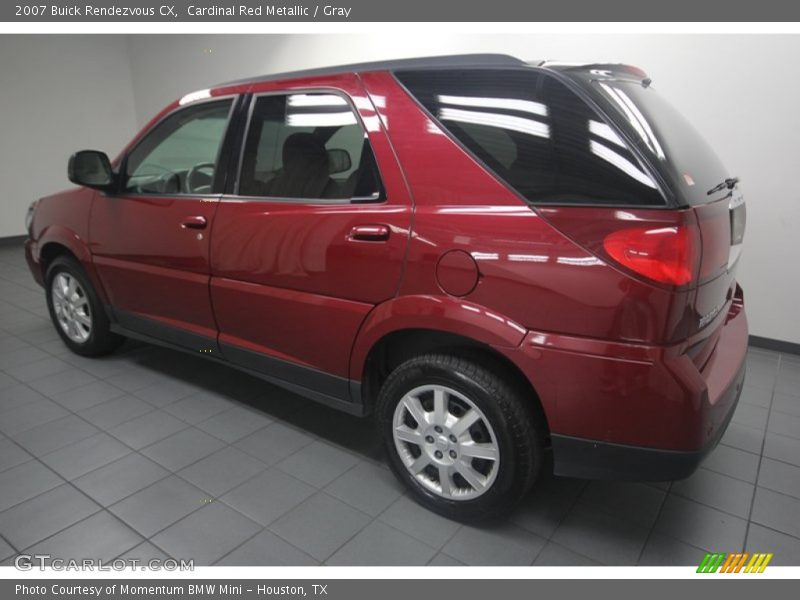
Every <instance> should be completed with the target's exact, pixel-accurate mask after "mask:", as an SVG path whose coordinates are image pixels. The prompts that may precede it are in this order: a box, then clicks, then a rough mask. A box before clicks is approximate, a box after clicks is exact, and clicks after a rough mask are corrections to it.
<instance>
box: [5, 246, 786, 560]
mask: <svg viewBox="0 0 800 600" xmlns="http://www.w3.org/2000/svg"><path fill="white" fill-rule="evenodd" d="M747 360H748V363H749V365H748V369H749V371H748V377H747V389H746V391H745V393H744V395H743V398H742V402H741V404H740V406H739V409H738V410H737V413H736V414H735V416H734V419H733V422H732V424H731V426H730V429H729V431H728V432H727V434H726V435H725V437H724V439H723V440H722V444H721V445H720V446H719V447H718V448H717V450H716V451H715V452H714V453H713V454H712V455H711V457H710V458H709V459H708V460H707V461H706V462H705V463H704V465H703V467H702V468H701V469H700V470H699V471H698V472H697V473H696V474H695V475H694V476H692V477H691V478H689V479H688V480H685V481H678V482H674V483H671V484H641V483H608V482H591V483H590V482H585V481H579V480H570V479H559V478H554V477H545V478H544V479H543V480H542V481H541V482H540V483H539V484H537V486H536V488H535V489H534V491H533V492H532V493H531V494H530V495H529V496H528V497H527V498H526V499H525V501H524V502H523V504H522V505H521V506H520V507H519V509H518V510H516V511H515V512H514V513H513V514H511V515H508V517H507V518H505V519H503V520H502V521H500V522H497V523H493V524H489V525H485V526H482V527H472V526H465V525H459V524H457V523H453V522H450V521H448V520H446V519H443V518H441V517H438V516H436V515H434V514H432V513H430V512H427V511H425V510H424V509H422V508H420V507H418V506H417V505H416V504H414V502H413V501H411V500H410V499H409V498H408V497H407V496H406V495H405V494H404V492H403V490H402V489H401V487H400V486H399V485H398V484H397V483H396V482H395V480H394V478H393V477H392V475H391V474H390V473H389V471H388V470H387V468H386V467H385V465H384V464H383V463H382V460H381V453H380V449H379V443H378V440H377V438H376V436H375V435H374V434H373V431H372V429H371V426H370V422H369V421H361V420H359V419H355V418H352V417H349V416H346V415H343V414H340V413H336V412H334V411H331V410H329V409H327V408H324V407H321V406H317V405H314V404H311V403H308V402H306V401H304V400H302V399H300V398H298V397H297V396H294V395H292V394H290V393H287V392H284V391H282V390H280V389H277V388H274V387H272V386H270V385H268V384H266V383H263V382H261V381H258V380H256V379H253V378H250V377H248V376H245V375H242V374H241V373H239V372H237V371H234V370H232V369H228V368H226V367H223V366H219V365H216V364H212V363H208V362H205V361H203V360H202V359H201V358H196V357H192V356H188V355H184V354H182V353H178V352H172V351H168V350H164V349H161V348H157V347H153V346H147V345H143V344H136V343H131V342H128V343H126V345H125V346H123V348H121V349H120V351H118V352H117V353H116V354H114V355H112V356H110V357H107V358H103V359H99V360H88V359H84V358H81V357H78V356H75V355H72V354H70V353H69V352H68V351H67V350H66V348H65V347H64V345H63V344H62V343H61V341H60V340H59V338H58V337H57V335H56V333H55V331H54V330H53V327H52V326H51V324H50V322H49V320H48V319H47V317H46V309H45V303H44V294H43V291H42V290H41V289H40V288H39V287H38V286H37V285H36V284H35V283H34V282H33V280H32V279H31V276H30V274H29V273H28V271H27V269H26V266H25V264H24V259H23V254H22V250H21V249H20V248H18V247H13V248H0V564H10V563H11V561H12V557H13V556H14V555H15V554H16V553H18V552H22V551H25V552H44V553H49V554H51V555H53V556H58V557H61V558H83V557H94V558H104V559H110V558H115V557H138V558H140V559H141V558H144V557H164V556H170V557H174V558H184V559H188V558H194V559H195V561H196V564H197V565H201V564H223V565H312V564H318V563H325V564H337V565H345V564H346V565H368V564H379V565H391V564H403V565H414V564H434V565H459V564H473V565H489V564H500V565H530V564H536V565H591V564H615V565H635V564H641V565H661V564H685V565H692V564H698V563H699V561H700V559H701V558H702V556H703V554H704V552H705V551H707V550H708V551H723V552H725V551H736V550H741V549H747V550H758V551H769V552H774V553H775V558H774V564H792V565H800V357H797V356H791V355H780V354H777V353H773V352H766V351H761V350H755V349H754V350H751V352H750V354H749V356H748V359H747Z"/></svg>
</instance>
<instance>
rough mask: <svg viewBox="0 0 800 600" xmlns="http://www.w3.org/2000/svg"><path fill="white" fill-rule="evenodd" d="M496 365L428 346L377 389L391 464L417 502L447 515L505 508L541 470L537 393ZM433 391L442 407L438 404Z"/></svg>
mask: <svg viewBox="0 0 800 600" xmlns="http://www.w3.org/2000/svg"><path fill="white" fill-rule="evenodd" d="M501 372H502V371H501V370H500V369H492V368H487V367H485V366H482V365H481V364H479V363H478V361H477V360H476V359H472V358H464V357H459V356H451V355H446V354H429V355H424V356H419V357H417V358H413V359H411V360H409V361H407V362H404V363H403V364H401V365H400V366H399V367H397V368H396V369H395V370H394V371H393V372H392V373H391V374H390V375H389V377H388V378H387V379H386V381H385V383H384V384H383V386H382V387H381V390H380V392H379V394H378V399H377V405H376V416H377V418H378V422H379V427H380V430H381V435H382V437H383V442H384V446H385V449H386V452H387V454H388V458H389V465H390V466H391V468H392V471H394V473H395V475H396V476H397V477H398V478H399V479H400V480H401V481H403V482H404V483H405V484H406V485H407V486H408V487H409V488H410V490H411V491H412V493H413V495H414V497H415V498H416V500H417V501H418V502H419V503H420V504H422V505H423V506H425V507H427V508H429V509H430V510H433V511H434V512H437V513H439V514H441V515H444V516H445V517H448V518H450V519H455V520H459V521H476V520H482V519H489V518H493V517H496V516H499V515H502V514H505V513H506V512H507V511H508V510H509V509H510V508H511V507H513V506H514V505H515V504H516V503H517V502H518V501H519V500H520V499H521V498H522V497H523V496H524V495H525V493H526V492H527V491H528V490H529V489H530V487H531V486H532V485H533V483H534V481H535V480H536V478H537V477H538V475H539V472H540V470H541V466H542V459H543V455H544V422H543V418H542V417H541V414H540V412H539V411H537V410H536V409H535V407H536V406H538V405H537V404H536V402H537V400H536V399H535V398H530V397H529V394H526V393H524V392H523V391H522V390H521V389H520V386H516V385H513V384H512V383H511V381H510V380H509V378H506V379H504V378H503V377H501V376H500V373H501ZM437 395H438V397H439V398H443V399H444V402H442V401H441V400H440V401H439V403H440V404H442V405H443V406H445V407H446V408H445V409H444V410H440V411H437V410H436V403H437V400H436V398H437ZM415 399H416V400H415ZM417 402H418V404H417ZM420 408H422V409H423V410H424V411H425V412H424V415H423V414H422V413H420V412H419V409H420ZM415 412H416V414H418V416H419V417H420V418H419V420H418V419H416V418H414V416H413V414H414V413H415ZM475 418H478V419H479V420H478V421H475V422H474V423H473V424H472V425H470V426H469V427H468V428H467V429H466V430H465V429H464V428H465V427H466V426H467V425H468V424H469V423H470V422H471V421H473V419H475ZM420 421H421V422H420ZM437 423H439V424H440V425H437ZM441 423H445V425H441ZM415 425H416V426H415ZM437 436H438V437H437ZM431 440H433V442H431ZM415 448H416V450H415ZM437 453H438V454H437ZM475 454H481V457H476V456H475ZM492 455H493V456H494V457H495V458H493V459H492V458H490V457H491V456H492ZM426 462H427V463H428V464H427V465H426V466H424V468H422V470H420V468H421V467H422V466H423V465H424V464H425V463H426ZM467 467H469V468H467ZM462 473H463V474H462ZM443 477H444V480H445V482H446V483H445V484H443V483H442V481H443Z"/></svg>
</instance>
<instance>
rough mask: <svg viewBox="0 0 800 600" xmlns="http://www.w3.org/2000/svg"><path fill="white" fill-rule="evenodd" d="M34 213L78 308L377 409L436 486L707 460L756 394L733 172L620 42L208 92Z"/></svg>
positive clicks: (347, 405)
mask: <svg viewBox="0 0 800 600" xmlns="http://www.w3.org/2000/svg"><path fill="white" fill-rule="evenodd" d="M69 177H70V179H71V180H72V181H73V182H74V183H76V184H78V185H79V186H80V187H78V188H76V189H72V190H69V191H66V192H62V193H60V194H57V195H54V196H50V197H47V198H43V199H41V200H39V201H38V202H37V203H36V204H35V205H34V206H33V207H32V208H31V211H30V215H29V221H30V223H29V232H30V239H29V241H28V242H27V257H28V262H29V264H30V268H31V270H32V272H33V275H34V277H35V278H36V280H37V281H39V282H40V283H41V284H42V285H43V286H44V287H45V289H46V290H47V301H48V306H49V309H50V315H51V317H52V319H53V322H54V324H55V327H56V329H57V330H58V332H59V334H60V335H61V337H62V338H63V340H64V343H66V344H67V345H68V346H69V347H70V348H71V349H72V350H73V351H74V352H77V353H79V354H83V355H87V356H96V355H100V354H104V353H107V352H110V351H112V350H113V349H114V348H115V347H117V345H118V344H119V343H120V342H121V341H122V339H123V336H130V337H135V338H140V339H144V340H149V341H153V342H156V343H159V344H164V345H167V346H170V347H174V348H179V349H183V350H187V351H190V352H195V353H202V355H203V356H207V357H209V358H210V359H213V360H217V361H224V362H225V363H229V364H231V365H234V366H236V367H238V368H240V369H242V370H244V371H247V372H249V373H253V374H256V375H258V376H261V377H263V378H265V379H267V380H269V381H272V382H274V383H277V384H279V385H282V386H285V387H287V388H289V389H291V390H293V391H295V392H298V393H299V394H302V395H304V396H308V397H310V398H313V399H315V400H318V401H320V402H322V403H324V404H327V405H329V406H333V407H336V408H339V409H342V410H344V411H347V412H349V413H352V414H356V415H366V414H368V413H373V412H374V413H375V414H376V416H377V423H378V426H379V427H380V429H381V433H382V435H383V437H384V438H385V444H386V449H387V450H388V454H389V459H390V464H391V466H392V468H393V470H394V471H395V473H396V474H397V476H398V477H399V478H400V479H402V480H403V481H404V482H405V483H406V484H407V485H408V486H409V487H410V488H411V490H412V491H413V493H414V494H415V496H416V497H417V499H418V500H419V501H420V502H421V503H422V504H424V505H425V506H427V507H429V508H431V509H433V510H436V511H438V512H441V513H444V514H446V515H449V516H452V517H456V518H476V517H480V516H483V515H487V514H491V513H493V512H496V511H498V510H502V509H504V508H506V507H508V506H509V505H510V504H511V503H512V502H513V501H515V500H517V499H518V498H520V497H521V496H522V495H523V494H524V493H525V492H526V490H528V489H529V488H530V486H531V484H532V483H533V482H534V480H535V479H536V477H537V474H538V473H539V472H540V470H541V468H542V465H543V462H544V458H545V456H548V461H549V456H550V455H552V462H553V468H554V470H555V472H556V473H557V474H562V475H571V476H578V477H587V478H624V479H643V480H644V479H674V478H682V477H685V476H687V475H688V474H689V473H691V472H692V470H693V469H695V468H696V466H697V464H698V463H699V461H700V460H701V459H702V458H703V456H704V455H705V454H706V453H707V452H708V451H709V450H710V449H711V448H713V447H714V445H715V444H716V442H717V441H718V439H719V437H720V436H721V435H722V433H723V431H724V430H725V428H726V425H727V423H728V420H729V418H730V416H731V414H732V413H733V410H734V407H735V404H736V401H737V400H738V396H739V394H740V391H741V387H742V381H743V377H744V364H745V361H744V359H745V351H746V343H747V321H746V317H745V313H744V303H743V295H742V290H741V288H740V287H739V286H738V284H737V283H736V279H735V272H736V265H737V259H738V257H739V251H740V249H741V243H742V236H743V230H744V222H745V206H744V203H743V199H742V196H741V194H740V192H739V189H738V186H737V179H736V178H735V177H732V176H731V174H730V173H729V172H728V171H726V169H725V168H724V167H723V166H722V164H720V162H719V160H718V159H717V157H716V156H715V154H714V152H713V151H712V150H711V148H709V147H708V145H707V144H706V143H705V142H704V141H703V140H702V139H701V138H700V136H699V135H698V134H697V133H696V132H695V130H694V129H693V128H692V127H691V126H690V125H689V124H688V123H687V122H686V121H685V120H684V119H683V118H682V117H681V116H680V115H679V114H678V113H677V112H675V110H673V109H672V108H671V107H670V105H669V104H667V103H666V102H665V101H664V100H662V99H661V97H660V96H659V95H658V93H657V92H656V90H655V89H653V86H652V85H651V82H650V80H649V79H648V78H647V76H646V75H645V73H643V72H642V71H640V70H639V69H636V68H633V67H629V66H624V65H606V64H603V65H599V64H591V65H560V64H554V63H550V62H541V63H536V64H531V63H524V62H521V61H519V60H516V59H514V58H511V57H507V56H494V55H488V56H486V55H474V56H461V57H439V58H432V59H415V60H407V61H397V62H388V63H373V64H364V65H355V66H346V67H341V68H334V69H325V70H318V71H307V72H302V73H292V74H287V75H280V76H270V77H260V78H255V79H252V80H247V81H239V82H235V83H231V84H226V85H221V86H219V87H216V88H212V89H210V90H204V91H202V92H196V93H193V94H189V95H187V96H185V97H184V98H182V99H181V100H180V101H177V102H175V103H173V104H171V105H170V106H168V107H167V108H166V109H165V110H164V111H163V112H162V113H161V114H160V115H158V116H157V117H156V118H155V119H154V120H153V121H152V122H151V123H150V124H149V125H148V126H147V127H146V128H145V129H144V131H143V132H142V133H141V134H139V136H137V137H136V139H134V141H133V142H132V143H131V144H130V145H129V146H128V147H127V148H125V150H123V152H122V153H121V154H120V156H119V157H118V158H117V159H116V160H114V161H113V162H109V160H108V158H107V157H106V155H105V154H103V153H101V152H97V151H82V152H78V153H77V154H75V155H74V156H73V157H72V158H71V159H70V163H69Z"/></svg>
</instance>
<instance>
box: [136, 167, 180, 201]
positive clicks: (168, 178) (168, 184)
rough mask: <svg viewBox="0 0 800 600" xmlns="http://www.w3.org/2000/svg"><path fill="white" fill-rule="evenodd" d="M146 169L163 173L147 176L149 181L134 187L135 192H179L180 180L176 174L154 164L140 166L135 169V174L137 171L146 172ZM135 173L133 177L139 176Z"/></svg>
mask: <svg viewBox="0 0 800 600" xmlns="http://www.w3.org/2000/svg"><path fill="white" fill-rule="evenodd" d="M148 169H153V170H159V171H163V173H162V174H161V175H155V174H153V175H149V174H148V177H152V179H150V181H148V182H146V183H144V184H139V185H137V186H136V191H137V192H139V193H145V194H152V193H157V194H178V193H180V191H181V179H180V177H179V176H178V174H177V173H174V172H173V171H170V170H169V169H167V168H166V167H162V166H161V165H157V164H155V163H146V164H143V165H141V166H140V167H139V168H138V169H136V171H137V173H138V172H139V171H144V172H147V171H148ZM137 173H135V174H134V175H133V176H134V177H136V176H139V177H141V175H137Z"/></svg>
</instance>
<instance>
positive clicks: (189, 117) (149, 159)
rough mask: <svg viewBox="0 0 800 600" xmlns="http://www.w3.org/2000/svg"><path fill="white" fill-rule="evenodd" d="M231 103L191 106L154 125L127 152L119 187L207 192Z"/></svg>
mask: <svg viewBox="0 0 800 600" xmlns="http://www.w3.org/2000/svg"><path fill="white" fill-rule="evenodd" d="M232 102H233V100H232V99H227V100H221V101H218V102H206V103H203V104H199V105H197V106H191V107H188V108H185V109H182V110H179V111H177V112H175V113H173V114H171V115H170V116H168V117H167V118H165V119H164V120H163V121H161V122H160V123H159V124H158V125H156V126H155V127H154V128H153V129H152V130H151V131H150V132H149V133H148V134H147V135H146V136H145V137H144V138H143V139H142V141H141V142H140V143H139V144H138V145H137V146H136V147H135V148H134V149H133V151H132V152H131V153H130V154H129V155H128V157H127V160H126V161H125V180H124V182H123V191H124V192H127V193H136V194H183V195H196V194H210V193H211V190H212V188H213V184H214V176H215V174H216V167H217V158H218V155H219V150H220V146H221V145H222V139H223V137H224V136H225V130H226V128H227V125H228V118H229V114H230V109H231V104H232Z"/></svg>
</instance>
